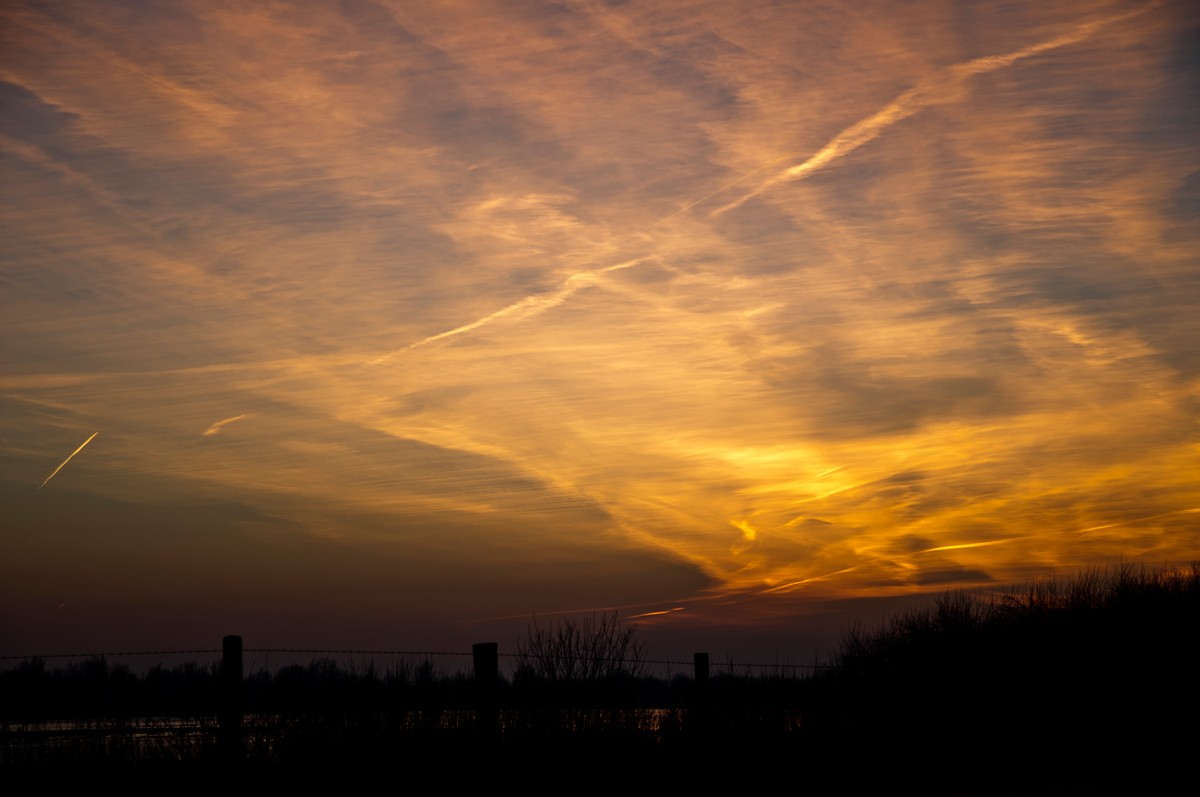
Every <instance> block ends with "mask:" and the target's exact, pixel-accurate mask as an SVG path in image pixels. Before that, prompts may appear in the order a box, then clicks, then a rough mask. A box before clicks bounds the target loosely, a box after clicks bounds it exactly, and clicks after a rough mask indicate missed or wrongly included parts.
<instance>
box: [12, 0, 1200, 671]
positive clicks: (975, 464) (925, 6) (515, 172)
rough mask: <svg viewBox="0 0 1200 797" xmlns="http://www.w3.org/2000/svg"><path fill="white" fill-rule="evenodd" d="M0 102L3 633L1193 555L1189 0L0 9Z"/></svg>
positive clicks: (803, 584)
mask: <svg viewBox="0 0 1200 797" xmlns="http://www.w3.org/2000/svg"><path fill="white" fill-rule="evenodd" d="M0 126H2V129H0V157H2V160H0V280H2V282H0V285H2V288H0V291H2V292H0V302H2V304H0V307H2V313H0V354H2V358H0V446H2V448H0V500H2V501H3V517H0V524H2V525H0V648H2V649H3V650H0V652H2V653H5V654H8V655H14V654H28V653H38V652H55V651H60V652H65V651H68V650H78V649H83V648H89V649H92V650H120V649H130V648H133V649H144V648H164V647H173V646H176V647H177V646H184V647H195V646H201V647H215V646H218V645H217V643H218V640H219V638H220V636H221V635H223V634H228V633H240V634H243V635H244V636H245V638H246V645H247V646H248V647H255V646H261V647H270V646H300V647H311V648H322V647H363V648H370V647H381V646H382V647H386V648H389V649H396V648H403V649H429V648H441V649H445V648H446V647H449V648H450V649H452V650H463V649H467V646H468V645H469V643H470V642H473V641H490V640H496V639H498V641H500V642H501V644H502V649H503V647H504V646H505V645H508V644H509V643H510V642H511V641H512V640H513V639H514V637H515V635H516V634H517V633H519V631H520V629H522V628H525V627H526V626H527V625H528V623H529V622H530V621H531V618H535V617H536V618H540V619H539V621H540V622H553V620H554V618H556V617H562V616H569V615H571V614H572V613H580V614H582V615H584V616H587V615H588V614H591V613H595V612H609V611H618V612H619V613H620V615H621V617H622V618H623V619H624V620H625V621H626V622H636V623H638V624H639V629H641V630H642V631H643V635H644V638H645V639H646V640H647V641H648V642H650V643H651V645H652V649H653V645H654V643H656V642H657V643H658V644H659V648H658V650H661V651H662V652H663V653H664V654H665V653H666V652H668V651H675V650H684V651H686V650H688V649H696V650H705V649H707V650H711V651H713V653H714V655H718V656H720V655H723V654H727V655H730V656H733V655H746V656H754V655H760V654H761V652H762V651H766V650H769V649H773V650H775V651H776V652H777V653H778V652H779V651H783V654H784V655H788V656H790V655H801V653H802V652H805V651H807V650H808V649H809V648H806V647H805V645H809V647H811V645H810V643H812V644H816V642H814V640H816V641H818V642H821V643H826V642H828V641H829V639H830V637H829V636H828V635H829V634H831V633H836V632H839V631H840V630H843V629H844V626H845V624H846V622H847V621H848V620H852V619H854V618H856V617H858V618H861V617H870V616H875V615H874V614H873V613H875V614H877V613H878V612H879V611H882V609H881V608H880V607H886V606H895V605H898V604H897V603H896V602H897V601H903V600H910V599H913V598H914V597H920V596H924V595H929V594H936V593H940V592H943V591H945V590H947V589H967V590H992V589H998V588H1003V587H1006V586H1009V585H1012V584H1016V583H1021V582H1024V581H1026V580H1028V579H1029V578H1033V577H1041V576H1046V575H1048V574H1055V573H1057V574H1066V573H1070V572H1074V571H1076V570H1078V569H1080V568H1084V567H1104V566H1112V565H1113V564H1115V563H1119V562H1135V563H1145V564H1147V565H1148V566H1154V567H1157V566H1161V565H1163V564H1170V563H1177V562H1186V561H1189V560H1192V559H1196V558H1198V557H1200V425H1198V421H1200V6H1197V5H1196V4H1195V3H1193V2H1190V0H1163V1H1162V2H1126V1H1125V0H1119V1H1117V2H1103V1H1100V2H1073V1H1072V0H1063V1H1061V2H1059V1H1058V0H1055V1H1054V2H1045V0H1036V1H1034V0H1030V1H1028V2H1027V1H1026V0H1011V1H1010V2H1002V3H975V2H965V1H964V2H955V1H954V0H921V1H919V2H911V3H904V4H896V3H891V2H869V1H868V2H853V3H851V2H828V1H822V0H811V1H810V0H794V1H792V0H780V1H779V2H765V1H764V0H746V1H744V2H739V3H736V4H733V3H725V2H707V1H701V0H668V1H667V2H640V1H639V0H629V1H628V2H601V0H560V1H559V2H549V1H547V2H538V1H535V0H530V1H529V2H492V1H487V0H480V1H479V2H430V3H412V2H401V1H396V2H390V1H388V0H344V1H343V2H272V3H254V4H246V3H232V2H230V3H224V2H217V1H214V0H195V1H194V2H187V1H186V0H173V1H171V2H154V3H147V2H132V1H128V2H107V3H103V4H97V3H92V2H70V1H65V2H64V1H63V0H55V2H23V1H22V0H15V1H14V2H8V3H5V4H4V6H3V9H2V10H0ZM81 444H82V447H80V446H81ZM68 458H69V461H67V460H68ZM64 463H65V464H64ZM822 635H824V636H822ZM806 640H807V641H806ZM772 646H774V647H773V648H772Z"/></svg>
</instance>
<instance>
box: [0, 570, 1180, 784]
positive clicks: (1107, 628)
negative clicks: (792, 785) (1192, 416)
mask: <svg viewBox="0 0 1200 797" xmlns="http://www.w3.org/2000/svg"><path fill="white" fill-rule="evenodd" d="M1198 619H1200V564H1193V565H1191V566H1190V567H1187V568H1174V569H1163V570H1156V571H1151V570H1145V569H1142V568H1136V567H1131V566H1122V567H1118V568H1115V569H1110V570H1105V571H1096V570H1091V571H1086V572H1083V573H1080V574H1078V575H1076V576H1074V577H1071V578H1067V579H1062V580H1054V579H1043V580H1039V581H1036V582H1034V583H1031V584H1029V585H1028V586H1026V587H1023V588H1021V589H1013V590H1009V591H1007V592H1000V593H986V592H974V593H966V592H954V593H946V594H945V595H943V596H941V597H939V598H936V599H934V600H932V601H931V602H930V603H929V604H928V605H927V606H924V607H922V608H918V609H913V610H910V611H908V612H906V613H903V614H900V615H897V616H895V617H893V618H892V619H890V620H889V621H887V622H885V623H883V624H881V625H880V626H879V627H878V628H876V629H873V630H868V629H864V628H862V627H854V628H852V629H850V630H849V631H848V632H847V633H846V635H845V636H844V638H843V640H842V643H841V645H840V647H839V649H838V650H837V651H836V652H835V653H834V654H833V656H832V657H831V660H830V661H829V663H828V666H827V667H825V668H822V669H820V670H818V671H816V673H815V674H812V675H809V676H807V677H787V676H784V675H781V674H780V673H778V672H776V673H771V674H770V675H766V676H761V677H755V676H752V675H749V674H747V673H745V672H743V673H742V674H740V675H739V674H736V673H734V672H727V673H714V675H713V677H712V678H711V679H710V680H709V681H708V682H707V683H706V684H701V683H697V682H696V681H694V680H693V679H692V678H690V677H687V676H684V675H676V676H675V677H673V678H670V679H665V678H659V677H654V676H649V675H646V674H645V673H644V672H643V668H642V666H641V663H642V661H643V659H644V651H643V649H642V647H641V645H640V643H639V641H638V639H637V637H636V631H635V630H634V629H633V628H632V627H627V628H622V627H621V626H620V625H619V623H617V621H616V618H615V617H613V618H598V619H594V620H593V622H591V623H569V622H562V623H558V624H552V625H550V626H548V627H544V628H543V627H537V626H535V627H533V628H531V630H530V632H529V634H528V635H527V636H526V637H524V638H523V639H522V640H520V641H519V643H518V650H520V651H521V654H520V655H519V657H518V659H517V666H516V668H515V669H514V671H513V673H512V675H511V676H510V677H506V676H504V675H500V676H499V677H498V681H497V684H496V686H497V689H496V690H495V691H494V693H493V694H494V698H493V700H494V706H493V708H494V710H495V712H496V724H495V727H493V728H492V729H491V731H490V732H488V733H483V732H481V729H480V723H479V721H478V712H477V711H476V709H477V707H478V703H477V697H478V692H477V688H478V685H477V684H475V683H474V682H473V679H472V678H471V677H470V676H468V675H466V674H464V673H450V674H448V673H443V672H440V671H438V670H437V669H436V668H435V667H434V666H433V665H432V664H431V663H430V662H428V661H423V662H403V663H400V664H396V665H392V666H391V667H388V668H386V669H376V668H375V667H374V666H373V665H370V664H366V665H361V666H359V667H348V666H339V665H338V664H337V663H335V662H334V661H332V660H328V659H323V660H317V661H314V662H311V663H310V664H308V665H292V666H289V667H284V668H281V669H279V670H277V671H275V672H266V671H259V672H253V673H250V674H249V675H248V676H247V678H246V679H245V697H246V701H245V707H246V711H247V714H248V719H247V727H248V730H247V741H246V760H248V761H250V762H254V763H256V764H258V765H261V766H268V767H277V768H283V769H287V768H313V767H319V766H344V765H346V764H348V763H353V764H354V765H355V766H360V767H371V766H376V765H378V766H393V765H396V764H403V765H405V766H416V767H423V766H435V765H437V764H436V763H435V762H442V761H446V760H452V759H455V758H458V757H461V756H462V755H463V754H465V753H468V752H469V753H470V754H471V755H476V756H484V757H486V758H488V760H490V761H492V762H508V763H509V764H510V765H511V766H521V765H522V764H523V763H529V762H533V761H536V760H540V759H542V758H544V757H545V756H546V755H554V756H556V757H558V758H560V759H561V760H563V761H572V760H574V761H580V762H582V761H588V760H595V758H596V757H597V756H601V755H603V756H609V757H610V760H611V761H613V762H614V766H617V767H624V766H627V765H630V764H631V762H634V761H641V762H644V763H651V764H653V765H656V766H660V767H675V768H676V769H678V770H680V771H685V770H686V771H695V772H702V771H708V770H711V769H712V768H713V767H715V766H722V765H729V766H733V762H738V761H742V762H747V761H753V762H754V767H755V769H756V771H767V770H778V769H796V768H799V771H803V772H804V773H805V778H806V782H807V783H809V784H822V783H823V784H826V786H828V785H829V784H835V783H836V784H840V783H842V782H843V781H844V780H845V778H847V777H853V778H854V779H856V780H857V782H859V784H860V785H862V786H864V787H865V786H867V785H870V784H875V785H876V786H883V785H890V786H901V785H906V786H911V787H916V786H918V785H919V786H920V787H921V788H927V789H931V790H932V791H935V792H936V791H949V792H953V791H961V790H962V789H964V788H965V789H968V790H969V789H972V788H973V789H977V790H987V789H995V788H1007V789H1010V790H1015V791H1018V792H1027V791H1029V790H1030V789H1031V788H1032V786H1031V784H1036V785H1037V786H1038V789H1051V788H1061V789H1103V788H1108V787H1111V786H1112V785H1113V784H1115V783H1131V782H1145V779H1146V778H1154V777H1160V776H1164V775H1165V774H1167V773H1172V772H1176V771H1181V770H1183V769H1184V768H1185V767H1186V766H1187V764H1188V762H1189V761H1191V760H1192V757H1193V756H1194V751H1195V749H1197V747H1196V745H1197V741H1198V739H1197V729H1196V722H1195V719H1196V716H1197V715H1196V711H1197V709H1198V708H1200V703H1198V699H1197V687H1196V673H1197V672H1200V654H1198V653H1197V650H1196V649H1197V647H1200V646H1197V644H1196V640H1197V630H1198V628H1200V623H1198V622H1197V621H1198ZM217 687H218V672H217V669H216V667H215V666H202V665H197V664H188V665H180V666H178V667H174V668H163V667H155V668H152V669H151V670H149V671H148V672H146V673H144V674H137V673H134V672H132V671H130V670H129V669H128V668H126V667H123V666H114V665H110V664H109V663H107V662H105V661H104V660H98V659H96V660H88V661H84V662H81V663H77V664H72V665H69V666H67V667H65V668H60V669H48V668H47V667H46V665H45V663H44V662H42V661H37V660H34V661H26V662H23V663H21V664H20V665H18V666H17V667H14V668H12V669H10V670H7V671H5V672H2V673H0V707H2V708H0V712H2V714H3V716H0V719H2V720H4V723H5V724H4V727H5V731H4V740H3V745H2V746H0V755H2V758H3V761H4V762H5V763H6V764H8V765H13V764H16V765H21V764H24V765H25V766H30V767H37V766H41V765H45V764H52V763H63V762H64V761H65V762H67V763H71V762H75V763H81V764H87V763H95V761H99V762H104V763H113V760H112V759H113V758H114V757H115V758H117V759H121V757H122V756H123V757H124V759H123V760H117V761H116V763H121V764H129V765H136V764H137V759H138V756H139V755H145V754H139V753H138V752H137V751H136V749H135V748H133V747H130V746H128V745H126V746H122V745H119V744H118V745H113V744H98V745H93V746H90V747H89V746H87V745H76V746H74V747H72V746H70V745H67V746H63V745H59V746H58V747H57V748H56V747H53V746H47V745H46V744H45V743H44V739H43V741H39V739H40V738H42V737H38V736H36V735H35V734H34V735H31V734H28V733H23V731H22V728H25V727H29V726H23V725H20V724H19V723H18V721H22V722H25V721H33V720H42V721H44V720H59V721H62V720H78V721H96V720H100V719H107V720H113V721H116V720H120V719H122V718H132V717H139V716H140V717H146V716H176V717H198V718H200V717H207V716H211V714H212V713H213V704H214V699H215V697H214V696H215V694H216V689H217ZM114 732H116V731H114ZM189 739H190V741H188V742H187V744H186V745H185V744H184V743H183V742H182V741H181V742H180V748H179V749H178V750H171V749H170V746H169V742H168V743H167V745H166V746H165V747H164V746H160V747H158V748H156V750H157V752H156V753H154V755H153V757H154V758H155V759H156V760H158V761H159V762H162V761H178V762H185V763H186V762H192V763H199V764H203V763H204V761H206V760H208V758H206V757H211V756H213V755H215V754H216V753H215V746H214V745H212V744H206V743H204V742H203V741H201V742H199V743H197V741H196V736H195V735H192V736H191V737H189ZM39 745H41V746H40V747H39ZM73 759H74V760H73ZM85 759H88V760H85ZM90 759H95V761H91V760H90Z"/></svg>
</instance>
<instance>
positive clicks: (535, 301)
mask: <svg viewBox="0 0 1200 797" xmlns="http://www.w3.org/2000/svg"><path fill="white" fill-rule="evenodd" d="M647 259H648V258H646V257H639V258H635V259H633V260H627V261H625V262H624V263H617V264H616V265H615V266H606V267H605V268H600V269H596V270H595V271H580V272H578V273H575V274H572V275H571V276H569V277H567V278H566V280H564V281H563V283H562V285H560V286H558V288H557V289H556V290H553V291H550V292H549V293H539V294H537V295H535V296H526V297H525V298H524V299H521V300H520V301H518V302H513V303H512V304H510V305H509V306H508V307H503V308H501V309H499V310H497V311H496V312H494V313H491V314H490V315H485V316H484V317H483V318H480V319H477V320H475V321H472V322H471V323H469V324H463V325H462V326H461V327H455V328H454V329H450V330H447V331H446V332H439V333H438V334H436V335H430V336H429V337H427V338H424V339H422V340H418V341H417V342H416V343H412V344H409V345H408V346H407V347H405V348H404V349H401V350H400V351H411V350H412V349H419V348H421V347H422V346H428V345H429V344H430V343H436V342H437V341H439V340H445V339H447V338H453V337H455V336H457V335H462V334H464V333H466V332H470V331H472V330H475V329H479V328H480V327H483V326H487V325H489V324H494V323H495V322H497V321H504V320H508V321H524V320H525V319H527V318H532V317H533V316H535V315H539V314H541V313H544V312H546V311H547V310H549V309H551V308H552V307H557V306H558V305H560V304H562V303H563V302H565V301H566V300H567V299H569V298H570V297H571V296H573V295H574V294H576V293H578V292H579V291H581V290H582V289H584V288H586V287H588V286H589V285H595V284H596V283H597V282H599V281H600V275H602V274H607V273H608V272H610V271H620V270H621V269H623V268H632V267H633V266H636V265H638V264H639V263H641V262H642V261H644V260H647ZM395 354H397V352H391V353H389V354H385V355H383V356H382V357H380V358H378V359H376V360H372V361H371V364H372V365H377V364H379V363H381V362H383V361H385V360H387V359H388V358H389V357H392V356H393V355H395Z"/></svg>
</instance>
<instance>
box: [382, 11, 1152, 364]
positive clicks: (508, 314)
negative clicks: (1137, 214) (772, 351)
mask: <svg viewBox="0 0 1200 797" xmlns="http://www.w3.org/2000/svg"><path fill="white" fill-rule="evenodd" d="M1155 5H1158V3H1157V2H1152V3H1148V4H1147V5H1145V6H1142V7H1141V8H1137V9H1134V10H1133V11H1129V12H1126V13H1124V14H1116V15H1114V16H1111V17H1106V18H1104V19H1100V20H1097V21H1095V22H1089V23H1086V24H1084V25H1080V26H1079V27H1077V28H1075V29H1074V30H1072V31H1070V32H1069V33H1065V34H1063V35H1062V36H1057V37H1055V38H1053V39H1047V40H1046V41H1044V42H1038V43H1037V44H1031V45H1029V46H1028V47H1023V48H1021V49H1020V50H1014V51H1013V52H1011V53H1005V54H1003V55H989V56H984V57H982V58H976V59H973V60H971V61H964V62H963V63H961V64H954V65H953V66H948V67H945V68H944V69H942V70H941V72H940V73H939V74H938V75H936V76H934V77H932V78H930V79H928V80H925V81H923V82H921V83H920V84H918V85H917V86H914V87H913V88H911V89H909V90H908V91H905V92H903V93H902V94H900V95H899V96H897V97H896V99H894V100H892V101H891V102H890V103H888V104H887V105H885V106H884V107H883V108H881V109H880V110H878V111H876V112H875V113H873V114H871V115H870V116H868V117H866V118H865V119H862V120H860V121H858V122H856V123H855V124H853V125H851V126H850V127H847V128H846V129H845V130H843V131H842V132H840V133H838V134H837V135H836V136H834V137H833V139H831V140H830V141H829V143H827V144H826V145H825V146H823V147H821V149H819V150H818V151H817V152H816V154H814V155H812V156H811V157H809V158H808V159H807V160H805V161H803V162H802V163H798V164H796V165H795V166H789V167H788V168H786V169H784V170H783V171H781V172H778V173H777V174H775V175H774V176H772V177H770V178H768V179H767V180H765V181H763V182H762V183H761V184H760V185H759V186H758V187H757V188H755V189H753V190H751V191H749V192H747V193H745V194H743V195H742V196H741V197H739V198H737V199H735V200H733V201H732V202H730V203H728V204H726V205H722V206H721V207H719V208H717V209H716V210H714V211H712V213H711V214H709V215H710V216H718V215H720V214H722V213H725V212H726V211H729V210H733V209H734V208H736V207H739V206H741V205H742V204H744V203H746V202H747V201H749V200H751V199H753V198H754V197H756V196H758V195H759V194H761V193H763V192H764V191H766V190H768V189H769V188H771V187H772V186H775V185H777V184H779V183H782V182H785V181H789V180H803V179H804V178H806V177H808V176H809V175H810V174H813V173H814V172H817V171H820V170H821V169H822V168H824V167H825V166H827V165H829V164H830V163H832V162H833V161H835V160H837V159H838V158H841V157H843V156H845V155H848V154H849V153H851V152H853V151H854V150H856V149H858V148H859V147H861V146H862V145H863V144H866V143H868V142H870V141H873V140H874V139H875V138H877V137H878V136H879V135H880V134H881V133H882V132H883V131H884V130H886V129H887V128H889V127H891V126H892V125H894V124H895V123H896V122H899V121H901V120H903V119H906V118H908V117H909V116H912V115H913V114H915V113H918V112H920V111H922V110H924V109H925V108H928V107H929V106H931V105H938V104H944V103H949V102H953V101H954V99H955V98H956V97H957V96H958V92H957V90H958V89H959V87H960V86H961V85H962V84H963V83H964V82H966V81H967V79H969V78H971V77H974V76H975V75H981V74H984V73H987V72H992V71H995V70H997V69H1001V68H1003V67H1006V66H1010V65H1011V64H1013V63H1015V62H1017V61H1019V60H1021V59H1022V58H1029V57H1030V56H1034V55H1037V54H1039V53H1043V52H1046V51H1047V50H1054V49H1057V48H1059V47H1066V46H1067V45H1070V44H1075V43H1077V42H1081V41H1083V40H1084V39H1087V38H1089V37H1090V36H1092V35H1094V34H1095V33H1096V31H1098V30H1100V29H1101V28H1103V27H1105V26H1106V25H1111V24H1113V23H1114V22H1120V21H1121V20H1124V19H1128V18H1129V17H1133V16H1137V15H1138V14H1141V13H1143V12H1145V11H1146V10H1147V9H1149V8H1152V7H1153V6H1155ZM790 157H792V156H791V155H785V156H783V157H780V158H776V159H775V160H772V161H769V162H767V163H764V164H762V165H760V166H758V167H757V168H755V169H752V170H751V171H748V172H746V173H745V174H742V175H741V176H740V177H738V178H736V179H735V180H732V181H730V182H728V183H725V184H724V185H722V186H720V187H719V188H717V189H715V190H713V191H711V192H709V193H708V194H705V195H704V196H702V197H700V198H699V199H696V200H693V201H692V202H689V203H688V204H686V205H684V206H683V207H681V208H679V209H678V210H676V211H673V212H672V213H669V214H668V215H666V216H663V217H662V218H661V219H659V220H658V221H656V222H654V223H653V224H650V225H648V226H646V227H643V228H642V229H640V230H638V232H637V233H635V234H641V233H645V232H648V231H649V230H652V229H654V228H655V227H658V226H660V225H662V224H665V223H667V222H668V221H670V220H672V219H674V218H676V217H678V216H682V215H684V214H685V213H688V212H690V211H691V210H693V209H694V208H696V207H697V206H698V205H702V204H704V203H705V202H707V201H708V200H710V199H712V198H713V197H715V196H717V195H719V194H722V193H724V192H726V191H728V190H730V189H732V188H734V187H735V186H737V185H738V184H740V183H742V182H743V181H745V180H747V179H748V178H750V177H753V176H754V175H756V174H758V173H759V172H761V171H763V170H764V169H769V168H770V167H772V166H774V165H775V164H777V163H779V162H780V161H782V160H787V159H788V158H790ZM649 257H650V256H646V257H640V258H636V259H634V260H629V261H626V262H624V263H618V264H617V265H615V266H608V267H607V268H601V269H596V270H594V271H581V272H578V273H576V274H572V275H571V276H570V277H568V278H567V279H566V281H565V282H563V283H562V285H560V286H559V288H558V289H557V290H554V291H551V292H550V293H544V294H538V295H536V296H527V297H525V298H524V299H521V300H520V301H518V302H514V303H513V304H510V305H508V306H507V307H504V308H501V309H500V310H497V311H496V312H494V313H491V314H490V315H486V316H484V317H482V318H480V319H477V320H475V321H472V322H471V323H469V324H464V325H462V326H460V327H455V328H454V329H451V330H447V331H446V332H441V333H438V334H437V335H430V336H429V337H427V338H424V339H422V340H419V341H417V342H416V343H412V344H410V345H408V346H406V347H405V348H403V349H400V350H398V351H394V352H389V353H388V354H385V355H383V356H382V357H378V358H376V359H374V360H372V361H371V364H372V365H378V364H379V363H382V362H384V361H386V360H388V359H390V358H391V357H393V356H395V355H396V354H398V353H400V352H402V351H411V350H413V349H419V348H421V347H422V346H427V345H429V344H430V343H435V342H437V341H439V340H446V339H448V338H453V337H456V336H458V335H462V334H465V333H467V332H471V331H472V330H475V329H479V328H480V327H483V326H487V325H489V324H493V323H495V322H497V321H503V320H511V321H523V320H525V319H527V318H531V317H533V316H535V315H539V314H540V313H543V312H545V311H546V310H549V309H550V308H552V307H557V306H558V305H560V304H562V303H563V302H565V301H566V300H567V299H569V298H570V297H571V296H572V295H574V294H575V293H577V292H578V291H579V290H580V289H582V288H585V287H587V286H589V285H593V284H595V283H596V282H597V281H598V279H599V275H601V274H603V273H605V272H608V271H616V270H618V269H622V268H629V267H631V266H636V265H638V264H639V263H642V262H643V261H645V260H648V259H649Z"/></svg>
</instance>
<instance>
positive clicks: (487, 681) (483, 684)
mask: <svg viewBox="0 0 1200 797" xmlns="http://www.w3.org/2000/svg"><path fill="white" fill-rule="evenodd" d="M471 657H472V659H473V663H474V665H475V729H476V731H477V732H478V733H479V734H480V735H482V736H486V737H489V738H491V737H494V736H496V735H497V734H498V733H499V730H500V717H499V710H498V708H499V701H498V700H497V695H496V691H497V686H498V684H497V679H498V678H499V675H500V652H499V645H497V644H496V643H495V642H477V643H475V644H474V645H472V646H471Z"/></svg>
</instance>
